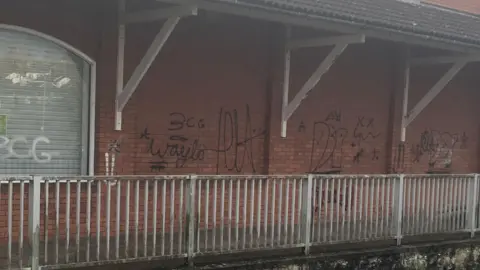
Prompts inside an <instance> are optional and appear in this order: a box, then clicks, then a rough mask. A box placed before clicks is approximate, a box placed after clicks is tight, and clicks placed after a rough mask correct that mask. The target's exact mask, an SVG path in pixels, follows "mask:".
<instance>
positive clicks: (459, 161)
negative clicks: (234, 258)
mask: <svg viewBox="0 0 480 270" xmlns="http://www.w3.org/2000/svg"><path fill="white" fill-rule="evenodd" d="M409 2H411V1H395V0H357V1H347V0H343V1H339V0H319V1H310V0H296V1H286V0H276V1H273V0H272V1H269V0H256V1H248V0H243V1H238V0H237V1H233V0H198V1H188V0H185V1H183V0H182V1H181V0H175V1H173V0H161V1H150V0H144V1H127V3H126V5H125V6H123V1H115V0H104V1H68V2H66V1H60V0H51V1H48V2H39V1H32V0H16V1H9V2H7V1H4V2H3V5H2V7H3V8H2V10H0V14H1V16H0V18H1V22H0V23H1V24H0V52H1V55H0V72H1V77H0V139H1V143H0V158H2V161H3V162H2V163H0V170H1V171H2V174H7V175H11V174H16V175H18V174H22V175H45V174H47V175H52V174H53V175H62V176H65V177H70V176H77V175H94V174H95V175H104V174H112V173H113V174H118V175H149V174H174V175H178V174H224V175H225V174H304V173H307V172H308V173H319V174H320V173H328V174H330V173H339V174H370V173H372V174H373V173H426V172H429V173H430V172H437V173H438V172H440V173H471V172H477V171H478V166H479V165H478V161H479V157H480V152H479V147H480V145H479V140H478V137H479V135H480V134H479V132H480V126H479V125H478V121H477V114H478V113H479V110H480V109H479V108H478V106H477V102H476V101H477V99H478V98H479V97H480V93H478V92H477V85H478V84H479V78H478V76H477V73H478V69H479V68H480V66H479V65H478V63H476V61H479V60H480V58H479V53H480V34H479V33H480V18H478V17H477V16H474V15H472V14H469V13H462V12H458V11H452V10H449V9H446V8H438V7H437V6H432V5H431V4H419V3H409ZM439 4H441V3H439ZM459 8H460V7H459ZM469 11H471V10H469ZM157 53H158V55H157ZM113 157H114V158H113ZM64 179H65V178H64ZM75 179H77V178H75ZM57 180H58V179H57ZM57 180H56V179H54V180H52V183H53V182H55V181H56V182H55V183H56V186H55V188H56V189H54V187H53V184H52V185H50V189H48V184H45V185H43V186H42V190H43V191H42V193H40V192H37V195H38V197H37V199H39V200H41V201H42V202H41V204H42V206H41V209H42V210H40V209H38V211H37V212H40V211H43V212H42V213H41V214H38V216H40V215H42V217H44V219H42V221H40V220H38V222H37V223H38V224H39V227H41V228H42V229H43V230H42V239H43V237H44V238H45V239H46V240H45V242H46V243H47V244H48V239H47V238H48V235H50V237H52V235H53V234H54V233H55V232H59V231H60V227H62V226H67V227H68V226H71V227H72V228H73V227H74V226H73V225H75V233H77V232H78V233H77V237H78V238H80V236H82V237H83V236H85V235H88V236H89V237H90V236H91V235H93V234H96V235H97V236H98V237H100V236H102V237H103V236H105V235H107V234H109V233H110V229H109V228H110V227H109V225H112V226H113V224H115V225H118V226H119V227H118V229H117V232H118V233H120V231H121V230H122V233H124V232H125V231H128V230H124V229H125V228H124V227H120V222H121V221H122V222H123V221H126V220H131V219H132V215H130V214H128V210H127V213H126V214H122V215H120V211H124V210H125V209H129V208H130V207H131V206H132V205H133V202H131V200H133V185H132V196H131V197H129V196H124V194H125V189H123V190H120V187H119V186H117V187H113V193H114V194H115V195H112V185H110V183H104V182H101V181H96V182H95V183H94V181H93V180H92V179H89V180H87V181H90V182H88V187H89V188H92V185H94V184H95V185H96V188H97V189H96V191H92V192H90V191H91V190H90V191H89V192H90V193H89V192H83V191H84V190H82V188H84V186H86V184H83V182H82V183H80V181H78V182H77V184H78V185H77V189H76V190H73V188H72V189H70V188H71V187H70V182H67V184H64V183H63V182H62V187H61V190H60V184H59V183H60V182H59V181H57ZM77 180H78V179H77ZM137 180H138V179H137ZM150 180H152V179H150ZM8 181H10V180H8ZM132 181H133V180H132ZM216 181H217V180H215V183H216ZM222 181H223V180H222ZM362 181H363V180H362ZM153 182H155V184H157V182H158V181H157V180H156V179H153V180H152V181H150V183H153ZM260 182H261V181H258V183H260ZM9 183H12V182H11V181H10V182H9ZM98 183H100V184H98ZM128 183H129V184H130V182H128ZM136 183H139V182H136ZM163 183H166V181H164V182H163ZM171 183H173V181H172V182H171ZM171 183H170V184H171ZM223 183H224V182H223ZM252 183H254V184H252V186H251V188H250V190H251V191H252V193H251V194H254V193H253V192H258V194H261V192H262V189H261V188H259V189H258V188H256V186H254V185H256V184H255V181H253V182H252ZM114 184H115V183H114ZM81 185H83V186H81ZM148 185H150V184H149V182H148V181H147V180H145V182H144V184H142V187H140V185H138V184H137V185H136V187H135V192H136V197H135V201H136V202H137V204H136V208H137V209H136V210H135V214H136V219H137V222H138V218H139V214H140V215H143V217H147V218H145V220H146V222H150V220H147V219H148V215H147V214H144V213H142V212H145V213H148V211H151V213H157V212H156V210H152V209H151V208H150V210H149V208H148V207H149V205H150V204H152V205H153V204H156V203H152V200H156V199H158V197H159V196H157V195H158V194H157V193H156V191H155V194H154V195H153V193H152V195H148V192H149V189H148V188H145V187H148ZM259 185H260V187H261V184H259ZM282 185H283V182H282V184H279V187H281V186H282ZM299 185H300V182H299ZM332 185H333V184H332ZM164 186H165V185H164ZM373 186H374V185H371V186H369V187H373ZM4 187H7V185H4V184H2V186H1V188H2V192H3V191H5V190H4V189H3V188H4ZM45 187H47V188H45ZM287 187H288V184H287ZM463 187H464V188H465V189H466V187H467V186H466V185H464V186H463ZM21 188H24V186H23V183H22V185H21V187H20V188H19V189H18V190H17V189H15V190H13V184H9V189H8V194H9V195H8V196H9V197H8V198H9V202H8V208H9V209H10V211H9V213H10V214H9V218H10V219H9V224H8V225H7V224H5V221H4V220H2V222H3V225H2V226H0V233H1V234H2V237H3V238H4V239H5V238H8V239H9V241H11V240H12V237H15V238H17V237H18V238H21V239H23V234H22V233H21V232H23V231H21V230H20V229H17V230H16V231H13V232H12V222H13V224H14V225H15V226H13V227H15V228H23V227H26V226H27V225H26V223H25V222H24V221H25V220H26V219H20V216H22V214H21V213H24V215H26V213H28V211H25V212H20V213H18V211H20V210H19V209H21V211H23V210H24V208H22V207H23V205H24V201H25V200H26V199H27V198H28V196H29V195H26V196H25V197H23V194H26V193H23V192H21V190H22V189H21ZM169 188H171V190H170V191H168V192H170V193H168V192H165V193H163V198H162V199H165V198H166V196H170V194H175V193H178V192H179V191H178V190H179V189H178V186H176V187H175V185H170V186H169ZM332 188H333V187H332ZM140 189H142V191H141V193H140ZM203 189H204V190H199V194H202V193H201V192H204V193H203V194H205V192H206V190H209V191H210V189H207V188H205V185H204V187H203ZM222 189H223V191H225V187H222ZM275 189H276V187H273V188H272V190H275ZM299 189H300V187H299ZM442 189H443V188H442ZM102 190H103V192H102ZM105 190H108V191H106V192H105ZM151 190H152V189H150V192H152V191H151ZM232 190H233V189H231V190H230V191H229V194H230V197H231V198H232V193H233V192H239V190H240V189H235V190H233V191H232ZM247 190H248V189H247V186H246V185H245V188H244V189H243V193H242V194H246V193H247ZM266 190H267V188H266V187H265V188H264V191H266ZM280 190H281V188H280ZM286 190H289V189H288V188H285V191H286ZM293 190H295V189H293ZM377 191H378V189H377ZM144 192H145V193H144ZM181 192H182V193H181V194H183V189H182V191H181ZM387 192H388V191H387ZM105 193H106V195H105V196H104V194H105ZM217 193H218V192H217V188H216V187H215V191H214V192H213V190H212V192H211V193H210V195H205V197H201V196H198V198H202V199H204V203H203V204H202V205H204V206H205V205H206V206H205V209H210V208H209V206H208V203H206V202H207V201H208V200H210V199H211V198H209V196H210V197H212V196H213V194H217ZM280 193H282V192H281V191H279V194H280ZM377 193H378V192H377ZM139 194H143V195H142V196H143V197H141V196H140V195H139ZM145 194H147V195H145ZM206 194H209V193H208V192H206ZM238 194H239V193H238ZM286 194H287V195H285V197H286V198H287V199H290V198H289V195H288V192H287V191H286ZM292 194H297V193H295V192H294V191H292ZM320 194H321V193H320ZM332 194H333V193H332ZM338 194H339V193H338ZM370 194H373V189H372V193H370ZM17 196H21V198H20V199H19V198H18V197H17ZM102 196H103V197H102ZM113 196H115V198H116V199H115V201H114V200H112V198H113ZM235 196H236V195H235ZM382 196H383V195H382ZM85 197H86V198H85ZM181 197H182V198H183V195H181ZM219 197H220V196H219ZM253 197H254V195H251V196H250V197H248V198H247V196H246V195H245V197H244V198H245V199H244V200H243V202H241V203H239V204H238V206H237V207H238V209H240V204H242V206H241V207H242V210H243V209H246V206H247V205H248V206H249V207H250V208H249V209H254V208H253V207H254V206H255V205H254V204H255V199H252V198H253ZM298 197H300V196H298ZM125 198H126V199H125ZM176 198H177V199H176V200H178V201H180V199H178V197H176ZM214 198H215V199H214V201H215V205H216V204H217V203H218V204H220V202H217V197H216V195H215V197H214ZM259 198H260V197H259ZM265 198H266V201H267V199H269V198H270V197H269V196H268V193H266V195H265ZM371 198H373V196H371ZM224 199H225V197H222V198H219V199H218V200H222V201H223V202H224V203H223V206H225V201H224ZM12 200H14V201H15V204H20V206H19V207H18V208H17V207H16V206H15V207H13V208H12ZM140 200H142V201H143V202H140V203H138V202H139V201H140ZM350 200H351V199H350ZM354 200H356V199H354ZM392 200H393V198H392ZM178 201H173V199H172V202H171V203H170V201H168V202H166V203H163V206H165V208H163V210H164V212H163V213H165V211H166V212H167V213H171V216H170V217H167V224H168V223H170V221H172V220H174V219H175V218H179V216H175V215H174V212H173V210H172V212H170V210H171V209H175V208H180V205H182V204H181V203H179V202H178ZM199 201H200V200H199ZM230 201H232V199H230ZM291 201H294V199H291ZM332 201H333V197H332ZM387 201H389V199H388V200H387ZM31 202H34V203H36V202H35V201H34V200H33V199H32V200H31ZM256 202H257V207H258V209H261V208H262V207H263V206H262V202H261V200H260V199H257V201H256ZM377 202H378V198H377ZM34 203H31V205H33V204H34ZM167 204H168V205H167ZM192 204H194V203H191V204H190V205H192ZM371 204H373V203H371ZM95 205H96V206H95ZM106 205H108V207H107V206H106ZM199 205H200V204H199ZM360 205H361V203H360ZM1 206H2V209H4V207H7V202H6V201H5V200H4V201H2V204H1ZM244 206H245V208H243V207H244ZM38 207H40V206H39V205H38ZM276 207H277V208H276V209H280V210H282V206H281V202H280V205H278V204H277V206H276ZM370 207H371V209H373V207H372V206H370ZM55 208H58V209H59V210H57V209H55ZM70 208H72V209H75V214H73V210H72V211H71V212H70ZM273 208H274V207H273ZM273 208H272V209H273ZM292 208H293V206H292ZM386 208H387V209H388V208H389V206H387V207H386ZM12 209H13V210H12ZM52 209H54V210H55V211H53V210H52ZM107 209H108V210H107ZM113 209H115V210H116V211H115V213H113V212H114V211H113ZM139 209H140V210H139ZM142 209H144V210H142ZM214 209H215V208H214ZM221 209H222V210H212V212H211V213H213V212H214V211H215V214H216V213H217V212H218V213H220V212H222V211H223V208H221ZM229 209H231V208H229ZM262 209H263V208H262ZM365 209H366V207H365ZM263 210H264V211H265V212H267V211H266V210H265V209H263ZM280 210H279V214H278V217H285V216H287V217H288V216H289V214H291V213H289V212H288V208H287V210H286V213H283V212H282V213H280ZM49 211H53V212H55V213H53V212H52V213H49ZM175 211H176V210H175ZM238 211H239V210H237V212H238ZM248 211H249V212H248V214H250V213H251V212H253V210H248ZM354 211H356V210H354ZM132 212H133V211H132ZM180 212H182V210H180ZM199 212H201V211H200V210H199ZM204 212H207V211H204ZM259 212H260V210H258V212H257V215H258V216H259V217H262V214H261V213H259ZM272 212H273V210H272ZM77 213H78V214H77ZM106 213H109V214H110V215H109V214H106ZM244 213H245V214H244V215H243V217H242V218H243V220H245V219H246V215H247V211H246V210H245V212H244ZM114 214H115V215H118V218H113V216H114ZM223 214H225V211H223ZM74 215H75V218H74V217H73V216H74ZM292 215H293V214H292ZM85 216H88V218H85ZM163 216H165V215H163ZM219 216H220V215H219ZM53 217H54V218H53ZM80 219H82V224H84V223H85V224H86V225H80ZM104 219H107V220H106V221H105V220H104ZM207 219H208V218H207ZM277 219H278V218H277ZM251 220H253V215H252V219H251ZM257 220H259V218H258V219H257ZM272 220H273V218H272ZM272 220H270V222H272ZM64 221H65V222H64ZM77 221H78V222H77ZM83 221H85V222H83ZM114 221H115V222H114ZM237 221H238V218H237ZM153 222H155V224H157V223H156V222H157V220H154V221H153ZM182 222H183V221H182V220H181V217H180V222H178V223H176V224H177V225H178V227H180V228H182V226H181V225H180V224H183V223H182ZM221 222H223V220H222V221H221ZM297 222H298V220H297ZM60 223H62V224H61V226H60V225H59V224H60ZM74 223H75V224H74ZM132 223H133V222H132ZM212 223H215V224H217V223H218V224H220V222H219V221H218V220H212ZM267 223H268V222H267V220H265V224H267ZM293 223H294V222H293V221H292V224H293ZM19 224H20V225H19ZM21 224H23V226H22V225H21ZM46 224H48V226H47V225H46ZM92 224H95V225H96V226H95V228H93V227H94V226H93V225H92ZM122 224H123V223H122ZM145 224H146V223H145ZM145 224H143V225H145ZM172 224H173V223H172ZM17 225H18V226H17ZM163 225H165V224H163ZM177 225H175V226H177ZM265 226H266V225H265ZM106 227H108V229H106ZM139 227H140V230H141V229H142V228H143V227H142V225H141V224H140V225H138V224H137V227H136V229H138V228H139ZM68 228H70V227H68ZM163 228H165V226H163ZM171 228H173V225H172V226H171ZM175 229H178V228H177V227H175ZM206 229H208V226H207V228H206ZM149 230H153V229H150V227H149ZM172 230H173V229H172ZM106 231H108V233H105V232H106ZM147 232H148V230H147ZM172 232H173V231H172ZM61 233H62V234H61V235H60V238H62V237H66V236H68V237H66V239H69V237H70V236H71V235H72V233H73V229H72V231H69V229H67V230H65V231H63V227H62V232H61ZM172 234H173V233H172ZM52 238H53V237H52ZM97 239H100V238H97ZM118 239H120V238H117V241H118ZM56 240H57V243H58V239H56ZM98 241H99V242H100V240H98ZM179 242H181V241H179ZM67 246H68V245H67ZM45 249H46V250H47V249H48V247H46V248H45ZM77 250H78V249H77ZM117 250H118V249H117ZM67 251H68V250H67ZM77 252H78V251H77ZM67 253H68V252H67ZM145 256H146V255H145ZM67 257H68V256H67ZM0 265H1V264H0Z"/></svg>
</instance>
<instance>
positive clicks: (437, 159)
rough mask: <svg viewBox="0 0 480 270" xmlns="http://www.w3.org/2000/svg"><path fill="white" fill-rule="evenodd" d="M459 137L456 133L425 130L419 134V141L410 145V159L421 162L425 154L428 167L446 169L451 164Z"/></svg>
mask: <svg viewBox="0 0 480 270" xmlns="http://www.w3.org/2000/svg"><path fill="white" fill-rule="evenodd" d="M465 136H466V135H465ZM459 139H460V136H459V135H458V134H457V133H453V134H452V133H449V132H442V131H437V130H425V131H424V132H422V134H421V135H420V141H419V143H418V144H416V145H413V146H412V149H411V152H412V156H413V157H412V161H413V162H421V160H422V158H423V157H424V156H427V157H428V166H429V168H430V169H433V168H444V169H448V168H450V167H451V166H452V156H453V152H454V150H455V146H456V145H457V143H458V141H459Z"/></svg>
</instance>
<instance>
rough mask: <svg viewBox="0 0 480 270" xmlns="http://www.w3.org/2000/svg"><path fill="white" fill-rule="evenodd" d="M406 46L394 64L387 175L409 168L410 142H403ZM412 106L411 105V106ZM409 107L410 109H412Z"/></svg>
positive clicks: (398, 49)
mask: <svg viewBox="0 0 480 270" xmlns="http://www.w3.org/2000/svg"><path fill="white" fill-rule="evenodd" d="M407 50H408V48H407V47H406V45H399V46H398V48H397V50H396V54H395V55H394V60H393V61H392V64H393V65H395V67H394V74H393V83H394V87H393V88H392V89H393V91H392V94H391V98H390V112H389V113H390V115H389V121H388V125H389V130H390V134H391V136H390V137H389V140H388V145H389V146H388V147H387V149H388V150H389V151H390V153H389V154H387V158H388V157H389V158H390V160H389V162H388V163H387V173H404V172H407V170H408V168H409V167H410V166H409V164H408V163H409V160H410V157H409V151H408V150H409V147H408V142H407V141H405V142H402V141H401V138H400V137H401V128H402V112H403V95H404V88H405V63H406V62H405V60H406V57H407V53H408V51H407ZM410 106H411V104H410ZM410 106H409V107H410Z"/></svg>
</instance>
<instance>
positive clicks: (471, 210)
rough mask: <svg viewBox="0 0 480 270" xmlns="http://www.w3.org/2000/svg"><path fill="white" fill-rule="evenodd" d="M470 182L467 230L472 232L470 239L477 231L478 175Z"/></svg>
mask: <svg viewBox="0 0 480 270" xmlns="http://www.w3.org/2000/svg"><path fill="white" fill-rule="evenodd" d="M469 180H470V181H468V186H467V187H468V192H467V209H466V210H467V220H466V221H467V222H466V224H467V225H466V227H467V228H466V229H467V231H469V232H470V237H472V238H473V237H474V236H475V231H476V229H477V228H476V227H477V224H476V223H477V222H476V220H477V204H478V187H479V183H478V180H479V177H478V174H475V175H474V176H473V178H470V179H469Z"/></svg>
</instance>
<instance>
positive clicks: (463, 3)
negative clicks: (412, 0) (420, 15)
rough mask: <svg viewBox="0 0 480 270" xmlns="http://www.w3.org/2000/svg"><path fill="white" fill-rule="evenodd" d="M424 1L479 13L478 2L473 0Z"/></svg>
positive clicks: (479, 6)
mask: <svg viewBox="0 0 480 270" xmlns="http://www.w3.org/2000/svg"><path fill="white" fill-rule="evenodd" d="M424 2H428V3H432V4H436V5H440V6H444V7H448V8H453V9H458V10H461V11H466V12H470V13H475V14H479V13H480V3H479V2H478V1H475V0H425V1H424Z"/></svg>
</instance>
